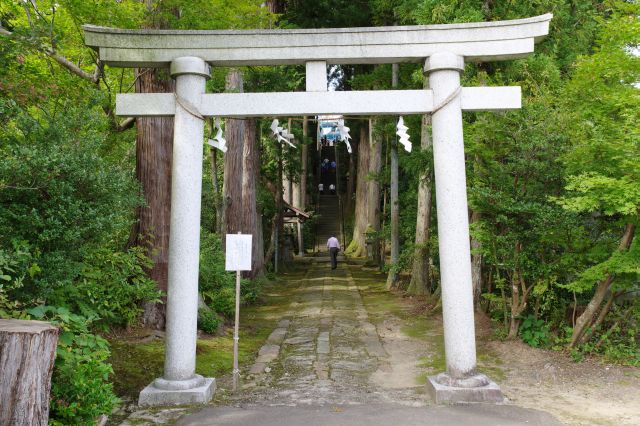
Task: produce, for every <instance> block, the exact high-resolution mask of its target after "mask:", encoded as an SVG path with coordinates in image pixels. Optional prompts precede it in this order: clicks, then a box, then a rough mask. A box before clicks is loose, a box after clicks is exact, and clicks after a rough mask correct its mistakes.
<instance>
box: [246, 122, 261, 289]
mask: <svg viewBox="0 0 640 426" xmlns="http://www.w3.org/2000/svg"><path fill="white" fill-rule="evenodd" d="M243 145H244V146H243V151H242V160H243V165H242V232H243V233H244V234H251V235H252V241H251V245H252V247H251V252H252V257H251V271H246V272H244V273H243V275H244V276H245V277H246V278H255V277H257V276H261V275H263V274H264V256H263V254H262V252H261V251H259V250H261V249H260V247H261V246H262V244H260V242H259V241H258V240H259V239H260V238H262V235H261V234H260V233H259V232H258V231H259V228H258V220H259V219H260V218H259V217H258V209H257V206H256V181H257V176H258V174H259V173H260V163H259V161H258V149H257V146H256V145H257V144H256V120H255V119H249V120H246V121H245V129H244V144H243Z"/></svg>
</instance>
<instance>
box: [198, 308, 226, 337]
mask: <svg viewBox="0 0 640 426" xmlns="http://www.w3.org/2000/svg"><path fill="white" fill-rule="evenodd" d="M221 324H222V320H221V319H220V317H219V316H218V315H217V314H216V313H215V312H213V311H208V310H204V309H200V310H199V311H198V329H199V330H202V331H204V332H205V333H209V334H215V333H216V332H217V331H218V329H219V328H220V325H221Z"/></svg>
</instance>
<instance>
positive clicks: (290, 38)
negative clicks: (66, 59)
mask: <svg viewBox="0 0 640 426" xmlns="http://www.w3.org/2000/svg"><path fill="white" fill-rule="evenodd" d="M551 18H552V15H551V14H545V15H540V16H535V17H531V18H525V19H516V20H509V21H493V22H474V23H466V24H446V25H417V26H394V27H371V28H331V29H296V30H242V31H240V30H150V29H144V30H125V29H117V28H107V27H97V26H93V25H84V26H83V29H84V32H85V43H86V44H87V45H88V46H90V47H93V48H95V49H96V50H98V52H99V57H100V60H101V61H102V62H104V63H106V64H109V65H111V66H117V67H168V66H169V64H170V63H171V62H172V61H173V60H174V59H176V58H179V57H184V56H197V57H200V58H202V59H204V60H205V61H206V62H208V63H210V64H211V65H214V66H243V65H286V64H304V63H305V62H308V61H326V62H327V63H330V64H382V63H397V62H421V61H423V60H424V58H426V57H429V56H431V55H432V54H434V53H436V52H441V51H447V52H451V53H455V54H457V55H460V56H462V57H464V58H465V61H475V62H483V61H496V60H505V59H515V58H522V57H524V56H527V55H528V54H530V53H532V52H533V49H534V44H535V43H536V42H538V41H540V40H542V38H544V37H545V36H546V35H547V33H548V32H549V21H550V20H551Z"/></svg>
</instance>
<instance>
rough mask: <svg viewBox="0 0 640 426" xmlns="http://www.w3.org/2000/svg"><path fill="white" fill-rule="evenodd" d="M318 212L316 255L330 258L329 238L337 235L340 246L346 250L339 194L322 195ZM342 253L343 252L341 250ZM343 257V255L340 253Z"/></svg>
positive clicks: (339, 256) (340, 256)
mask: <svg viewBox="0 0 640 426" xmlns="http://www.w3.org/2000/svg"><path fill="white" fill-rule="evenodd" d="M318 207H319V209H318V214H319V215H320V220H319V221H318V224H317V226H316V250H315V251H316V256H322V257H325V256H326V257H327V259H328V258H329V255H328V251H327V240H328V239H329V237H331V236H335V237H336V238H337V239H338V240H339V241H340V247H341V248H342V249H343V250H344V242H343V241H342V234H341V233H340V223H341V219H342V218H341V212H340V201H339V199H338V196H337V195H321V196H320V203H319V206H318ZM340 253H342V252H340ZM338 258H339V259H341V258H343V256H342V255H341V254H339V255H338Z"/></svg>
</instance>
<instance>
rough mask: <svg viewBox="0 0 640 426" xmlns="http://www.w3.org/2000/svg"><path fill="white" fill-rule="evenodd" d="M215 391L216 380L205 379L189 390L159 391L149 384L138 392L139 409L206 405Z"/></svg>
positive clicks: (152, 384)
mask: <svg viewBox="0 0 640 426" xmlns="http://www.w3.org/2000/svg"><path fill="white" fill-rule="evenodd" d="M215 391H216V379H214V378H212V377H205V378H204V379H203V383H202V384H201V385H200V386H198V387H195V388H191V389H159V388H157V387H155V386H154V383H151V384H150V385H149V386H147V387H146V388H144V389H143V390H142V392H140V398H139V399H138V405H139V406H140V407H155V406H161V405H193V404H206V403H207V402H209V401H210V400H211V398H212V397H213V394H214V393H215Z"/></svg>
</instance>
